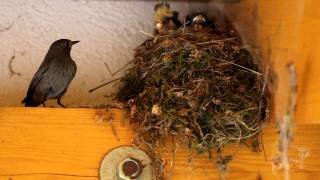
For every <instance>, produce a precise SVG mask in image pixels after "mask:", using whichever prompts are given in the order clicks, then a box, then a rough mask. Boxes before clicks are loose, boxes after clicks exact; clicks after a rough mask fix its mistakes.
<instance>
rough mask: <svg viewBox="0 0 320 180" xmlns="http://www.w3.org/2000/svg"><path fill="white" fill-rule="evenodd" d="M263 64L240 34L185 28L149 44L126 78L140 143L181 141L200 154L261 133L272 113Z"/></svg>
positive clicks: (124, 88)
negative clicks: (169, 140) (252, 53)
mask: <svg viewBox="0 0 320 180" xmlns="http://www.w3.org/2000/svg"><path fill="white" fill-rule="evenodd" d="M262 69H263V67H262V63H261V62H259V61H258V59H254V58H253V56H252V55H251V54H250V53H249V51H247V50H246V49H244V48H242V43H241V40H240V38H239V37H237V36H236V35H230V34H228V33H222V32H219V31H218V30H217V29H216V28H214V27H203V28H200V29H199V28H196V29H195V28H194V26H186V27H181V28H179V29H177V30H176V31H174V32H171V33H168V34H165V35H155V36H154V37H152V38H150V39H147V40H146V41H145V42H144V43H143V44H142V45H140V46H139V47H138V48H137V49H136V51H135V56H134V60H133V66H132V67H131V68H130V69H129V70H128V72H127V74H126V75H125V76H124V77H123V78H122V79H121V80H122V85H121V87H120V89H119V91H118V93H117V99H118V100H120V101H122V102H125V104H126V105H127V108H128V111H129V112H130V117H131V122H132V123H131V124H132V125H133V126H135V129H136V132H137V138H138V141H139V142H144V143H145V144H148V145H149V147H151V146H152V147H156V145H159V144H161V143H162V142H164V139H166V138H168V137H169V138H171V137H182V138H179V139H183V140H184V142H183V143H184V144H186V145H187V147H188V148H190V149H192V150H194V151H196V152H198V153H201V152H210V151H212V150H216V151H219V150H221V149H222V148H223V146H225V145H226V144H230V143H234V142H240V143H241V142H244V141H245V140H247V139H249V138H251V137H255V136H256V135H257V134H259V132H260V131H261V130H262V128H263V125H264V122H265V118H266V113H265V112H266V109H267V98H266V95H265V94H266V93H265V92H264V89H266V88H265V82H266V80H265V76H264V75H263V73H262Z"/></svg>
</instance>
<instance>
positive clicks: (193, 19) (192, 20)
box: [186, 13, 214, 31]
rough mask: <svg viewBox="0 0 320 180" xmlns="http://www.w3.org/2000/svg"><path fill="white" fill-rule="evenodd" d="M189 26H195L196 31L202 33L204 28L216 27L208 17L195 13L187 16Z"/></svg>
mask: <svg viewBox="0 0 320 180" xmlns="http://www.w3.org/2000/svg"><path fill="white" fill-rule="evenodd" d="M186 19H187V25H188V26H193V29H194V31H201V30H202V29H203V28H204V27H208V26H210V27H214V24H213V23H212V22H211V21H210V20H209V19H208V18H207V16H206V15H204V14H201V13H195V14H192V15H189V16H187V18H186Z"/></svg>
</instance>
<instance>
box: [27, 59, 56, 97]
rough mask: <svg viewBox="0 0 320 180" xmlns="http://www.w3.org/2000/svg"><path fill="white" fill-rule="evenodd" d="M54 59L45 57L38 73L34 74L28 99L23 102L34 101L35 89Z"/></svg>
mask: <svg viewBox="0 0 320 180" xmlns="http://www.w3.org/2000/svg"><path fill="white" fill-rule="evenodd" d="M52 59H53V57H45V58H44V60H43V62H42V63H41V65H40V67H39V68H38V71H37V72H36V73H35V74H34V76H33V78H32V80H31V82H30V85H29V88H28V92H27V97H26V98H25V99H24V100H23V101H25V100H26V99H28V98H29V99H32V96H33V93H34V90H35V88H36V87H37V85H38V83H39V82H40V80H41V79H42V78H43V76H44V74H45V73H46V72H47V71H48V69H49V67H50V66H49V65H50V62H51V61H52Z"/></svg>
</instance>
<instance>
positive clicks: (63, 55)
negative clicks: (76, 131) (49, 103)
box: [22, 39, 79, 107]
mask: <svg viewBox="0 0 320 180" xmlns="http://www.w3.org/2000/svg"><path fill="white" fill-rule="evenodd" d="M78 42H79V41H70V40H68V39H60V40H57V41H55V42H54V43H52V45H51V46H50V48H49V50H48V52H47V54H46V56H45V58H44V60H43V62H42V64H41V65H40V67H39V69H38V71H37V72H36V73H35V74H34V76H33V78H32V80H31V82H30V85H29V88H28V92H27V96H26V97H25V98H24V99H23V101H22V103H24V104H25V106H31V107H36V106H39V105H40V104H43V105H44V106H45V104H44V103H45V101H46V100H48V99H57V103H58V104H59V105H60V106H62V107H65V106H64V105H63V104H62V103H61V98H62V96H63V95H64V93H65V92H66V90H67V88H68V86H69V84H70V82H71V81H72V79H73V78H74V76H75V74H76V71H77V65H76V63H75V62H74V61H73V60H72V58H71V55H70V51H71V47H72V46H73V45H74V44H76V43H78Z"/></svg>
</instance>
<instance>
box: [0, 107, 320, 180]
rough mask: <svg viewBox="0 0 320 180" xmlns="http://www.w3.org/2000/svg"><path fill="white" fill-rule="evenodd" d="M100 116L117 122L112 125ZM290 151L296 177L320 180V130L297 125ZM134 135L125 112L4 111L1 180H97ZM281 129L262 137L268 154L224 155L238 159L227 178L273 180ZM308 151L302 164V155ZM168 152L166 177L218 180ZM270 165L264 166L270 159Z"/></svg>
mask: <svg viewBox="0 0 320 180" xmlns="http://www.w3.org/2000/svg"><path fill="white" fill-rule="evenodd" d="M97 114H99V115H103V116H105V117H107V118H108V117H110V116H114V120H113V122H112V125H113V126H114V129H115V132H116V134H117V137H116V136H115V134H114V133H113V131H112V127H111V124H110V123H102V122H100V121H99V118H97V117H98V116H97ZM295 129H296V130H295V131H296V132H295V137H294V141H293V143H292V144H291V146H290V157H291V161H292V164H291V173H290V174H291V176H292V177H294V179H312V178H313V177H316V176H320V161H319V160H320V153H319V152H320V141H319V137H320V124H297V125H296V128H295ZM132 138H133V131H132V130H131V128H130V126H129V125H128V122H127V120H126V119H125V116H124V113H123V112H122V111H121V110H109V111H108V112H106V111H105V110H96V109H59V108H0V179H14V180H16V179H33V180H34V179H62V180H64V179H77V180H78V179H79V180H82V179H84V180H89V179H90V180H91V179H92V180H93V179H98V176H99V174H98V172H99V166H100V162H101V160H102V158H103V157H104V155H105V154H106V153H107V152H108V151H110V150H111V149H113V148H115V147H118V146H122V145H130V144H131V142H132ZM276 140H277V129H276V127H275V125H274V124H273V123H270V124H269V125H268V126H267V127H266V128H265V129H264V133H263V143H264V149H265V153H263V152H260V153H254V152H252V151H250V150H249V149H248V148H246V147H239V146H237V145H232V146H229V147H227V148H226V150H225V152H226V153H230V154H232V155H234V159H233V160H232V162H231V163H230V171H229V174H228V177H230V178H239V179H257V178H258V177H259V178H260V177H262V179H274V178H275V177H280V174H279V172H278V173H277V172H273V171H272V166H271V164H272V163H271V160H272V157H273V155H274V152H275V150H276ZM303 148H304V149H305V150H306V151H309V156H308V157H306V159H305V160H304V162H303V164H301V162H300V153H299V150H300V151H301V149H303ZM170 152H171V151H170V150H167V151H164V157H165V159H166V161H167V168H166V177H168V179H169V177H170V178H171V179H200V180H201V179H217V178H218V177H219V174H218V171H217V170H216V168H215V165H214V162H215V160H214V159H208V157H207V155H201V156H195V157H194V158H193V159H192V161H191V163H190V162H189V161H188V159H189V157H190V153H189V152H188V151H187V150H186V149H184V148H182V147H180V148H179V149H178V151H177V153H176V158H175V163H174V164H175V165H174V168H173V169H172V168H171V166H170V162H171V160H172V153H170ZM264 154H265V156H266V160H265V156H264Z"/></svg>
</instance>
